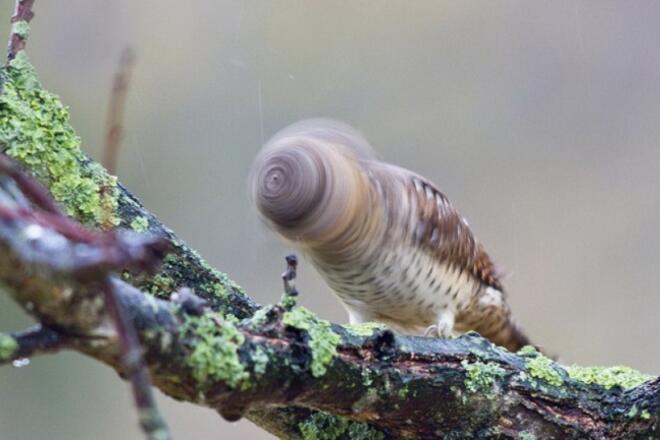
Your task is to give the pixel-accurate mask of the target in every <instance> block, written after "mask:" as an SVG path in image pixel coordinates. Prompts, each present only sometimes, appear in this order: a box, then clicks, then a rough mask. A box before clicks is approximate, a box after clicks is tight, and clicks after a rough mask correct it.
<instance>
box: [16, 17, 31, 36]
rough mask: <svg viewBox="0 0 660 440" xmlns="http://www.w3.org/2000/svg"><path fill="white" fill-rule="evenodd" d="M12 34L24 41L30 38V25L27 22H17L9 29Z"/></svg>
mask: <svg viewBox="0 0 660 440" xmlns="http://www.w3.org/2000/svg"><path fill="white" fill-rule="evenodd" d="M11 31H12V33H14V34H16V35H18V36H19V37H21V38H22V39H24V40H27V38H28V37H29V36H30V24H29V23H28V22H27V21H23V20H21V21H17V22H15V23H14V24H13V25H12V27H11Z"/></svg>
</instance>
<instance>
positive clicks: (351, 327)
mask: <svg viewBox="0 0 660 440" xmlns="http://www.w3.org/2000/svg"><path fill="white" fill-rule="evenodd" d="M344 328H345V329H346V330H347V331H348V332H349V333H351V334H354V335H356V336H371V335H373V334H374V332H376V331H378V330H384V329H386V328H387V327H385V325H383V324H380V323H377V322H363V323H361V324H345V325H344Z"/></svg>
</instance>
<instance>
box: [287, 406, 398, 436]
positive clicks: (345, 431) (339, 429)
mask: <svg viewBox="0 0 660 440" xmlns="http://www.w3.org/2000/svg"><path fill="white" fill-rule="evenodd" d="M298 429H300V433H301V434H302V438H303V440H337V439H339V438H341V437H345V438H346V437H347V438H349V439H351V440H382V439H384V438H385V436H384V435H383V434H382V433H381V432H378V431H376V430H375V429H373V428H372V427H371V426H369V425H368V424H366V423H360V422H351V421H350V420H349V419H347V418H345V417H341V416H334V415H332V414H328V413H323V412H319V413H316V414H314V415H313V416H311V417H310V418H309V419H307V420H305V421H304V422H302V423H300V424H298Z"/></svg>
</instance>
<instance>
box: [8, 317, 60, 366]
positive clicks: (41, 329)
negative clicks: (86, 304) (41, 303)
mask: <svg viewBox="0 0 660 440" xmlns="http://www.w3.org/2000/svg"><path fill="white" fill-rule="evenodd" d="M6 336H7V337H9V338H11V339H13V340H14V342H15V343H16V348H15V349H14V350H13V352H12V353H11V355H9V356H8V357H6V358H0V365H2V364H8V363H11V362H13V361H15V360H18V359H25V358H30V357H32V356H34V355H37V354H43V353H52V352H55V351H59V350H62V349H65V348H68V347H70V346H71V345H72V339H71V338H69V336H67V335H65V334H63V333H60V332H58V331H56V330H53V329H51V328H49V327H45V326H43V325H41V324H38V325H35V326H34V327H30V328H28V329H26V330H22V331H20V332H15V333H12V334H11V335H6Z"/></svg>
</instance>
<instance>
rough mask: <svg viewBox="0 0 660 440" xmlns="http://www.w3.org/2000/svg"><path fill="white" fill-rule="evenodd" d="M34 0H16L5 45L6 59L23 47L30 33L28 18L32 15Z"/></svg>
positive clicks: (12, 56) (11, 57)
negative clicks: (7, 40)
mask: <svg viewBox="0 0 660 440" xmlns="http://www.w3.org/2000/svg"><path fill="white" fill-rule="evenodd" d="M33 3H34V0H16V7H15V9H14V15H13V16H12V17H11V23H12V29H11V33H10V34H9V44H8V45H7V59H8V60H9V61H11V60H13V59H14V57H16V54H17V53H18V52H20V51H21V50H23V49H24V48H25V44H26V43H27V38H28V35H29V33H30V26H29V23H30V20H32V17H34V12H32V5H33Z"/></svg>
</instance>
